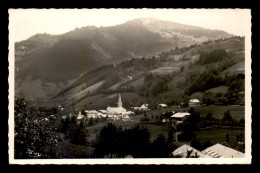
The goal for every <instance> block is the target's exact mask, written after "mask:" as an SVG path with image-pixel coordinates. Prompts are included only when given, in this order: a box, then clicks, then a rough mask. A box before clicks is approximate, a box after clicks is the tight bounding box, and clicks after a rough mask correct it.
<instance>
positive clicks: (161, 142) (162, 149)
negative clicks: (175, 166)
mask: <svg viewBox="0 0 260 173" xmlns="http://www.w3.org/2000/svg"><path fill="white" fill-rule="evenodd" d="M170 152H171V151H170V150H169V147H168V144H167V139H166V137H165V136H164V135H162V134H160V135H158V136H157V137H156V138H155V139H154V141H153V142H152V145H151V157H153V158H167V157H169V154H170Z"/></svg>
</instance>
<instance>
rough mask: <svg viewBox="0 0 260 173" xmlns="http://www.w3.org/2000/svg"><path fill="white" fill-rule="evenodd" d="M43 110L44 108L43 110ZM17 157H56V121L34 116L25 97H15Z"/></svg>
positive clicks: (57, 138) (57, 140) (57, 139)
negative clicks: (29, 110)
mask: <svg viewBox="0 0 260 173" xmlns="http://www.w3.org/2000/svg"><path fill="white" fill-rule="evenodd" d="M41 111H42V112H43V111H44V110H41ZM14 112H15V158H17V159H18V158H19V159H22V158H23V159H24V158H56V157H57V152H56V151H55V148H56V147H57V145H58V142H59V140H60V138H59V137H58V136H57V134H56V131H55V121H52V120H49V119H48V118H42V117H33V114H29V113H28V110H27V101H26V100H25V99H24V98H15V110H14Z"/></svg>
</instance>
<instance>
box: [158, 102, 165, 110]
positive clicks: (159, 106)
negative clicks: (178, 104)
mask: <svg viewBox="0 0 260 173" xmlns="http://www.w3.org/2000/svg"><path fill="white" fill-rule="evenodd" d="M166 107H167V105H166V104H164V103H162V104H158V106H157V108H158V109H159V108H166Z"/></svg>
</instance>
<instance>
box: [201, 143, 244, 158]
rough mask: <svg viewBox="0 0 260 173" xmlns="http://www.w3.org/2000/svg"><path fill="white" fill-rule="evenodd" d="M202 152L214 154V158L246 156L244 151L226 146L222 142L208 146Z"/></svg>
mask: <svg viewBox="0 0 260 173" xmlns="http://www.w3.org/2000/svg"><path fill="white" fill-rule="evenodd" d="M202 153H204V154H207V155H209V156H212V157H213V158H243V157H245V154H244V153H242V152H239V151H237V150H234V149H232V148H229V147H226V146H224V145H221V144H215V145H212V146H210V147H208V148H206V149H205V150H203V151H202Z"/></svg>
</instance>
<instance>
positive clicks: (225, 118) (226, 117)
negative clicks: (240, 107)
mask: <svg viewBox="0 0 260 173" xmlns="http://www.w3.org/2000/svg"><path fill="white" fill-rule="evenodd" d="M222 121H223V122H226V121H227V122H228V124H230V122H233V121H234V120H233V118H232V116H231V115H230V111H229V110H227V111H226V112H224V117H223V118H222Z"/></svg>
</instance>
